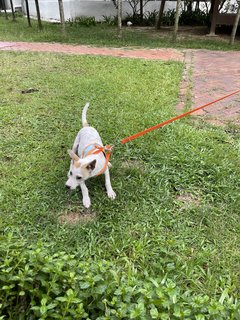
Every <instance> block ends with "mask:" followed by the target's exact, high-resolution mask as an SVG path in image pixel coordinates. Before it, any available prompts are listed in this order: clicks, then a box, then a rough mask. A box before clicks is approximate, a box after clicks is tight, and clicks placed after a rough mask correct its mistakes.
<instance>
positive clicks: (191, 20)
mask: <svg viewBox="0 0 240 320" xmlns="http://www.w3.org/2000/svg"><path fill="white" fill-rule="evenodd" d="M208 22H209V14H208V13H206V12H203V11H201V10H195V11H183V12H182V13H181V15H180V17H179V24H180V25H189V26H206V25H207V24H208Z"/></svg>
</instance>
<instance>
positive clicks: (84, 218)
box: [58, 209, 96, 225]
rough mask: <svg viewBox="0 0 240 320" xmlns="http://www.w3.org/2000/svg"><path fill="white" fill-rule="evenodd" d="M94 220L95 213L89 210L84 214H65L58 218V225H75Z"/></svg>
mask: <svg viewBox="0 0 240 320" xmlns="http://www.w3.org/2000/svg"><path fill="white" fill-rule="evenodd" d="M95 219H96V213H95V212H93V211H91V210H90V209H88V210H86V211H84V212H82V213H81V212H65V213H63V214H61V215H60V216H59V217H58V222H59V223H60V224H70V225H75V224H78V223H88V222H91V221H93V220H95Z"/></svg>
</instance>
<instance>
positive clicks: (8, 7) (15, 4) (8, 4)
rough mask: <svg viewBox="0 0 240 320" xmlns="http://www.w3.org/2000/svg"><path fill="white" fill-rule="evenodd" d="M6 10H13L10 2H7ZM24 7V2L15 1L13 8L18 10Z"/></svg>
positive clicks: (6, 0)
mask: <svg viewBox="0 0 240 320" xmlns="http://www.w3.org/2000/svg"><path fill="white" fill-rule="evenodd" d="M5 6H6V9H11V5H10V1H9V0H5ZM21 6H22V0H13V7H14V8H18V7H21Z"/></svg>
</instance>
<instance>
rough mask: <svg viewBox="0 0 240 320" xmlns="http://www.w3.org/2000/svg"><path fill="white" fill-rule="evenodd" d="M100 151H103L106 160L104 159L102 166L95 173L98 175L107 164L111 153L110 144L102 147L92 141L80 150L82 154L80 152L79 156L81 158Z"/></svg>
mask: <svg viewBox="0 0 240 320" xmlns="http://www.w3.org/2000/svg"><path fill="white" fill-rule="evenodd" d="M101 152H102V153H103V155H104V157H105V158H106V160H105V164H104V166H103V168H102V169H101V170H100V172H99V173H98V174H97V176H99V175H100V174H102V173H104V172H105V171H106V169H107V166H108V162H109V159H110V155H111V153H112V147H111V146H105V147H103V146H101V145H99V144H97V143H93V144H89V145H88V146H86V148H85V149H84V150H83V151H82V154H81V158H82V159H83V158H85V157H87V156H89V155H91V154H99V153H101Z"/></svg>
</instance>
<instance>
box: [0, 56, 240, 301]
mask: <svg viewBox="0 0 240 320" xmlns="http://www.w3.org/2000/svg"><path fill="white" fill-rule="evenodd" d="M0 55H1V61H3V62H4V63H3V65H2V67H1V74H0V80H1V86H0V96H1V116H2V119H3V126H2V131H1V136H2V139H1V144H2V150H3V152H2V156H3V157H2V159H3V161H2V173H3V175H2V179H1V183H2V187H1V189H2V196H1V198H2V205H1V207H2V213H1V216H0V219H1V232H4V233H7V232H14V234H15V235H17V236H18V237H19V238H24V239H26V241H27V242H28V243H32V242H36V241H38V240H41V241H43V242H45V243H46V244H48V245H49V246H50V247H51V250H53V251H56V250H65V251H67V252H69V253H76V255H77V257H78V258H79V259H80V260H86V259H88V258H89V257H91V258H93V259H106V260H111V261H112V263H114V265H125V264H127V265H130V266H132V267H133V268H136V269H138V270H139V272H140V273H142V274H143V275H144V274H146V273H148V274H150V275H152V276H153V277H156V276H159V277H168V278H172V279H174V281H176V282H177V284H178V286H180V287H181V288H182V289H183V290H185V289H188V288H191V289H193V290H195V291H197V292H200V293H203V294H204V293H207V294H210V295H216V294H217V295H218V294H221V292H222V290H223V288H224V287H225V286H227V287H228V292H229V294H232V295H235V296H238V295H239V289H237V288H239V276H240V274H239V270H240V268H239V243H240V225H239V207H240V201H239V200H240V199H239V187H240V186H239V181H240V166H239V160H240V159H239V135H238V133H237V130H235V131H232V130H229V131H228V132H225V131H224V129H223V128H216V127H211V126H209V125H207V124H204V123H202V122H201V119H199V120H198V121H193V120H192V118H189V119H185V120H184V119H182V120H180V121H178V122H175V123H173V124H171V125H169V126H167V127H165V128H163V129H161V130H158V131H155V132H152V133H150V134H148V135H145V136H144V137H141V138H139V139H137V140H135V141H134V142H131V143H128V144H126V145H123V146H121V145H118V146H117V147H116V149H115V151H114V153H113V156H112V159H111V162H112V164H113V168H112V170H111V177H112V185H113V188H114V190H115V191H116V193H117V198H116V200H115V201H110V200H109V199H108V198H107V196H106V194H105V189H104V177H103V176H101V177H98V178H96V179H92V180H90V181H88V182H87V185H88V187H89V190H90V196H91V200H92V209H91V210H92V212H94V213H95V214H96V215H97V218H96V219H95V220H93V221H91V222H89V223H78V224H76V225H68V224H61V223H59V216H60V215H62V214H66V213H68V214H69V213H71V212H73V213H76V212H77V213H82V212H84V209H83V206H82V204H81V195H80V192H79V191H76V192H74V193H72V194H68V193H67V192H66V190H65V187H64V183H65V181H66V174H67V170H68V167H69V157H68V155H67V149H68V148H69V147H71V146H72V143H73V140H74V138H75V135H76V133H77V132H78V130H79V128H80V117H81V110H82V106H83V105H84V104H85V102H86V101H90V103H91V107H90V109H89V113H88V120H89V122H90V124H92V125H93V126H95V127H96V128H97V129H98V131H99V132H100V134H101V136H102V138H103V141H104V143H106V144H108V143H112V142H115V141H119V139H120V138H124V137H126V136H128V135H130V134H133V133H136V132H137V131H140V130H142V129H144V128H146V127H149V126H151V125H154V124H156V123H158V122H160V121H162V120H165V119H167V118H169V117H171V116H173V115H175V106H176V103H177V100H178V91H179V83H180V81H181V75H182V70H183V65H182V64H181V63H178V62H168V63H163V62H159V61H144V60H131V59H118V58H110V57H91V56H77V57H76V56H67V55H60V54H56V55H55V54H45V53H44V54H40V53H39V54H37V53H14V52H11V53H9V52H8V53H7V52H1V53H0ZM26 88H35V89H38V90H39V91H37V92H35V93H31V94H22V93H21V90H23V89H26Z"/></svg>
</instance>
